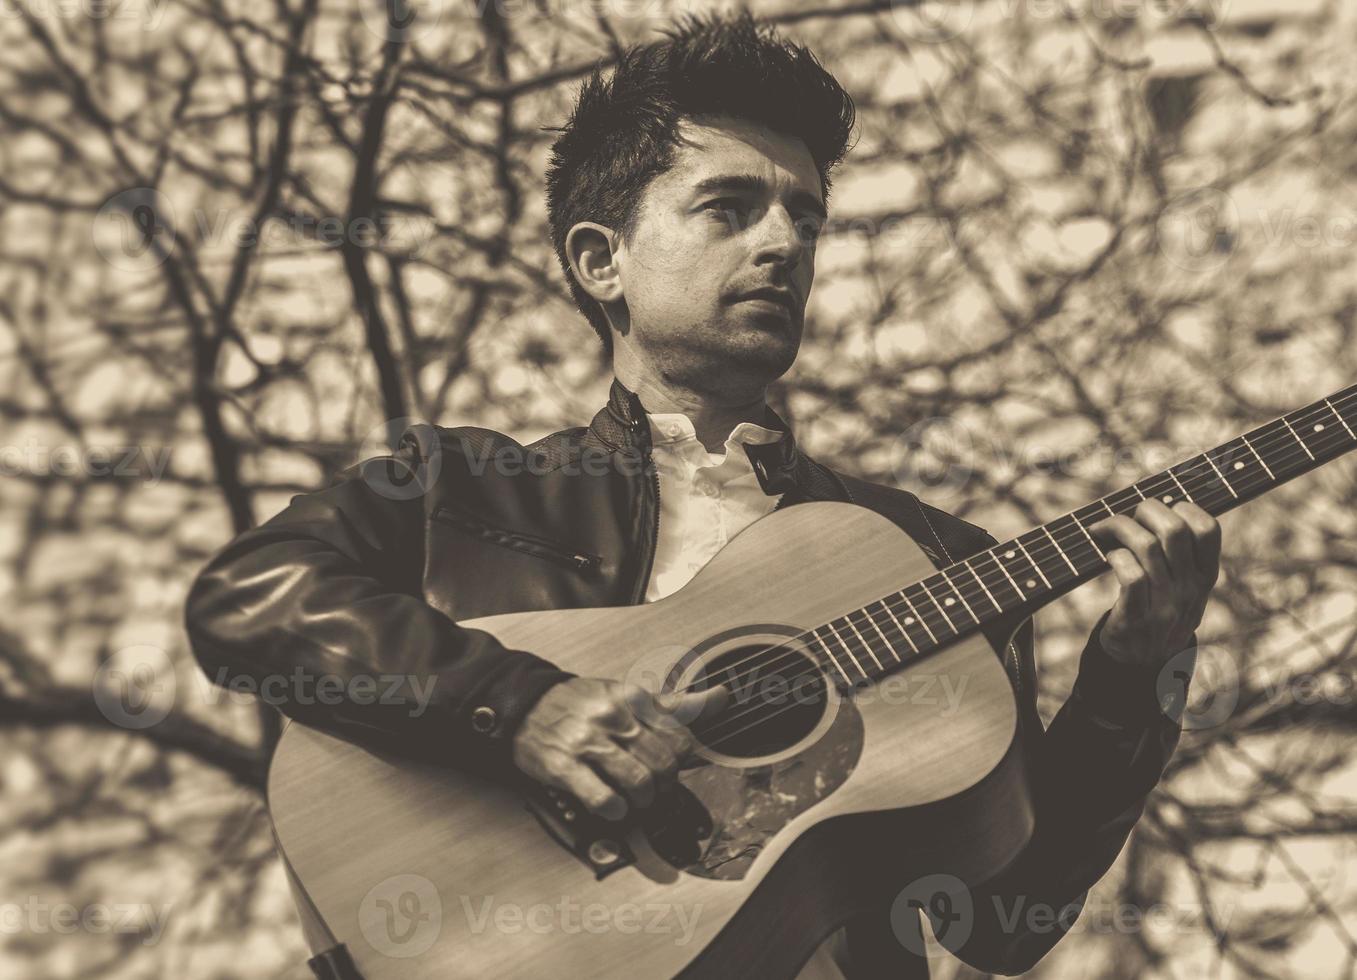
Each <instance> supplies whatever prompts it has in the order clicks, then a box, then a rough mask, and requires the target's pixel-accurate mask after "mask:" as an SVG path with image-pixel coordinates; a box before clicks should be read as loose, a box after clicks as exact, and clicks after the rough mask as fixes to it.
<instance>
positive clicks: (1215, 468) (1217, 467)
mask: <svg viewBox="0 0 1357 980" xmlns="http://www.w3.org/2000/svg"><path fill="white" fill-rule="evenodd" d="M1202 459H1204V460H1206V461H1207V462H1208V463H1210V464H1211V469H1213V470H1215V471H1216V476H1218V477H1220V482H1221V483H1223V484H1225V489H1226V490H1228V491H1230V496H1231V497H1234V499H1235V500H1238V499H1239V494H1237V493H1235V492H1234V487H1232V486H1230V481H1229V480H1227V479H1225V474H1224V473H1222V472H1221V471H1220V467H1219V466H1217V465H1216V464H1215V463H1214V462H1212V460H1211V457H1210V456H1208V455H1207V454H1206V453H1202Z"/></svg>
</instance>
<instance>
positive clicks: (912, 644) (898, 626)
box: [866, 599, 919, 653]
mask: <svg viewBox="0 0 1357 980" xmlns="http://www.w3.org/2000/svg"><path fill="white" fill-rule="evenodd" d="M877 601H878V602H880V603H881V608H882V609H884V610H886V615H887V616H889V617H890V618H891V622H892V623H894V624H895V627H896V629H898V630H899V631H900V635H901V636H903V637H904V638H905V642H906V643H908V644H909V645H910V647H912V648H913V650H914V652H915V653H918V652H919V646H918V644H916V643H915V642H914V639H913V637H911V636H910V635H909V630H907V629H905V624H904V623H902V622H900V620H898V619H897V618H896V617H895V613H894V612H892V611H891V607H890V606H888V605H886V600H884V599H878V600H877ZM866 608H867V609H871V605H870V604H869V605H868V606H867V607H866ZM873 620H875V617H873Z"/></svg>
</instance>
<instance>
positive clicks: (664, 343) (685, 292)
mask: <svg viewBox="0 0 1357 980" xmlns="http://www.w3.org/2000/svg"><path fill="white" fill-rule="evenodd" d="M679 132H680V135H681V136H682V137H684V138H686V140H687V142H681V143H680V144H679V146H678V147H677V149H676V151H675V153H676V155H675V161H674V166H673V167H672V168H671V169H670V170H668V171H667V172H666V173H664V174H661V175H660V176H658V177H656V178H655V179H654V180H653V181H652V182H651V184H650V186H649V187H647V188H646V192H645V196H644V198H643V201H642V205H641V209H640V213H639V219H638V222H637V227H636V230H635V233H634V234H633V235H632V236H631V237H630V239H628V240H627V241H625V242H620V243H619V244H618V246H617V248H616V251H615V258H616V262H617V269H618V279H619V281H620V283H621V286H622V293H623V297H624V298H623V300H622V302H623V303H624V304H625V311H623V312H622V314H621V316H620V317H617V318H615V319H614V323H616V324H618V325H619V326H620V327H622V328H623V329H622V335H621V336H618V335H617V334H614V341H615V343H616V345H617V346H618V348H619V353H620V352H621V349H622V348H624V347H629V348H630V351H629V354H630V356H634V357H637V358H639V359H640V360H641V361H642V362H644V363H646V364H648V365H649V366H650V367H651V368H652V369H654V370H657V371H659V372H661V373H662V374H663V375H664V376H665V377H666V378H668V379H669V380H673V381H677V382H679V383H681V384H684V385H686V386H688V387H691V388H694V389H695V390H703V391H711V392H722V391H724V392H734V391H736V390H741V389H748V388H749V387H751V386H754V387H762V386H763V385H766V384H767V383H769V382H770V381H773V380H776V379H777V378H778V377H780V376H781V375H782V374H783V373H785V372H786V371H787V369H788V368H790V367H791V365H792V362H793V361H794V360H795V359H796V353H797V350H798V349H799V347H800V344H801V332H802V328H803V326H804V316H805V308H806V300H807V299H808V298H809V296H810V289H811V283H812V281H813V280H814V278H815V238H816V236H817V235H818V234H819V230H820V227H821V225H822V224H823V223H824V218H825V209H824V204H823V202H822V199H821V196H820V177H819V173H818V171H817V170H816V168H815V163H814V160H813V159H812V158H811V155H810V151H809V150H808V149H807V148H806V145H805V143H803V142H802V141H801V140H799V139H796V138H795V137H790V136H784V135H782V134H780V133H775V132H773V131H771V130H769V129H766V128H764V127H762V126H759V125H757V124H754V123H749V122H745V121H742V120H737V119H732V118H729V117H711V116H708V117H702V118H700V119H699V120H698V121H688V120H684V121H683V122H682V123H681V125H680V130H679ZM758 290H772V291H775V292H780V293H781V294H782V295H783V297H784V299H785V303H784V302H779V301H778V299H777V298H776V297H772V298H756V297H752V296H751V295H750V294H751V293H753V292H755V291H758Z"/></svg>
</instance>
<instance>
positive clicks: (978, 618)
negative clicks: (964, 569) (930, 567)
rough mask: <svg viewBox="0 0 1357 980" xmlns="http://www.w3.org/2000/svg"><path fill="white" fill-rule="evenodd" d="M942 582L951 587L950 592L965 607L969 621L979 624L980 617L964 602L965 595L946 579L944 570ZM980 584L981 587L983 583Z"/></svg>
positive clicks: (945, 570)
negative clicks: (969, 616)
mask: <svg viewBox="0 0 1357 980" xmlns="http://www.w3.org/2000/svg"><path fill="white" fill-rule="evenodd" d="M942 580H943V581H944V582H946V583H947V584H948V585H949V586H951V588H952V591H953V592H955V593H956V594H957V598H958V599H960V600H961V604H962V605H963V606H965V607H966V611H967V612H968V613H970V614H971V619H973V620H975V621H976V622H977V623H978V622H980V617H979V616H977V615H976V614H975V610H974V609H972V608H971V604H970V603H969V602H967V601H966V594H965V593H964V592H962V591H961V589H959V588H958V587H957V584H956V583H955V582H953V581H952V580H951V579H950V578H948V577H947V569H945V568H944V569H943V570H942ZM981 584H982V585H983V584H984V583H981Z"/></svg>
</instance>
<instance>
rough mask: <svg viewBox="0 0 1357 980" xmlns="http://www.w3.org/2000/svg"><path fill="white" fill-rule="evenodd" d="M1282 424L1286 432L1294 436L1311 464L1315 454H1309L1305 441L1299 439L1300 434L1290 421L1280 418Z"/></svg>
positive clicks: (1283, 417)
mask: <svg viewBox="0 0 1357 980" xmlns="http://www.w3.org/2000/svg"><path fill="white" fill-rule="evenodd" d="M1282 424H1283V425H1285V426H1286V431H1287V432H1289V433H1291V434H1292V435H1293V436H1295V438H1296V441H1297V442H1298V443H1300V448H1301V449H1304V450H1305V455H1307V456H1309V457H1310V461H1311V462H1313V461H1314V458H1315V454H1314V453H1312V452H1310V447H1309V446H1307V445H1306V444H1305V440H1304V439H1302V438H1301V437H1300V433H1299V432H1297V431H1296V430H1295V429H1294V428H1293V427H1292V425H1291V421H1290V420H1289V419H1288V418H1287V417H1286V416H1285V415H1283V416H1282Z"/></svg>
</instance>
